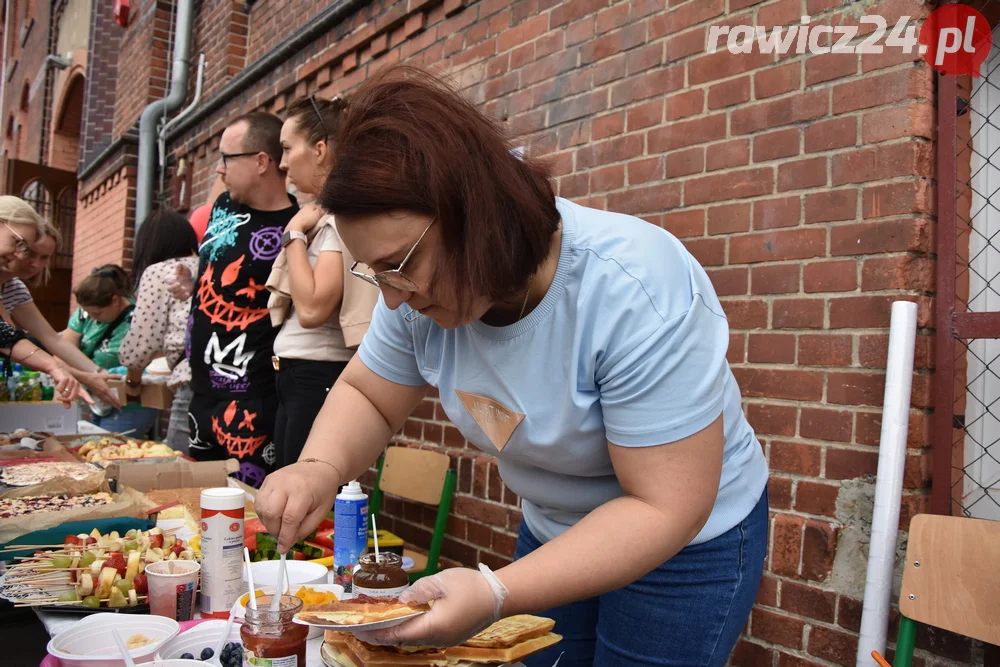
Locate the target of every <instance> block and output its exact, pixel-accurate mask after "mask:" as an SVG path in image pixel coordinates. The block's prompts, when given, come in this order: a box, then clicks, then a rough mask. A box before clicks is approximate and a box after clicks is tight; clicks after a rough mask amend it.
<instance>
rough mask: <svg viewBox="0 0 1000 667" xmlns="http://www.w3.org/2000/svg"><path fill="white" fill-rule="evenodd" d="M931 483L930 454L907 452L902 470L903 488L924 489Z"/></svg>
mask: <svg viewBox="0 0 1000 667" xmlns="http://www.w3.org/2000/svg"><path fill="white" fill-rule="evenodd" d="M930 484H931V455H930V454H920V455H913V454H908V455H907V456H906V465H905V468H904V470H903V488H904V489H926V488H930Z"/></svg>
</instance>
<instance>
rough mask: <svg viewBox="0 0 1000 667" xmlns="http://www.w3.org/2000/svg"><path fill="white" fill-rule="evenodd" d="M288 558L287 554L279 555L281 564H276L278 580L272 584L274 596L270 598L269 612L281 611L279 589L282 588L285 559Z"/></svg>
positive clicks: (280, 593)
mask: <svg viewBox="0 0 1000 667" xmlns="http://www.w3.org/2000/svg"><path fill="white" fill-rule="evenodd" d="M287 557H288V552H287V551H286V552H285V553H283V554H281V562H280V563H278V580H277V581H276V582H275V583H274V595H272V596H271V607H270V610H271V611H278V610H279V609H281V596H282V592H281V589H282V588H283V587H284V583H285V558H287Z"/></svg>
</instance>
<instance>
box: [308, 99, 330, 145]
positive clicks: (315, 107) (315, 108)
mask: <svg viewBox="0 0 1000 667" xmlns="http://www.w3.org/2000/svg"><path fill="white" fill-rule="evenodd" d="M309 101H310V102H312V107H313V111H315V112H316V117H317V118H319V124H320V125H321V126H322V127H323V140H324V141H328V140H329V139H330V131H329V130H328V129H326V123H325V122H324V121H323V114H322V113H320V110H319V105H318V104H316V96H315V95H310V96H309Z"/></svg>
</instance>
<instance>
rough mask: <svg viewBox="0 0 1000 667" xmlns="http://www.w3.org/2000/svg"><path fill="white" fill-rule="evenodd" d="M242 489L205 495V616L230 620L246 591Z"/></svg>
mask: <svg viewBox="0 0 1000 667" xmlns="http://www.w3.org/2000/svg"><path fill="white" fill-rule="evenodd" d="M245 502H246V497H245V494H244V493H243V490H242V489H231V488H228V487H221V488H217V489H205V490H204V491H202V492H201V615H202V617H204V618H227V617H228V616H229V610H230V609H232V607H233V603H234V602H236V598H238V597H239V596H240V594H241V593H242V592H243V590H244V588H243V582H242V580H241V578H240V572H241V571H242V563H243V515H244V512H245V510H244V507H245Z"/></svg>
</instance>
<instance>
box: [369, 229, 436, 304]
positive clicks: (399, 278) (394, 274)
mask: <svg viewBox="0 0 1000 667" xmlns="http://www.w3.org/2000/svg"><path fill="white" fill-rule="evenodd" d="M435 220H437V218H433V219H432V220H431V221H430V223H428V225H427V226H426V227H425V228H424V231H423V232H422V233H421V234H420V237H419V238H418V239H417V241H416V243H414V244H413V246H412V247H411V248H410V251H409V252H408V253H406V257H404V258H403V261H402V262H400V263H399V266H397V267H396V268H395V269H392V270H389V271H379V272H378V273H365V272H364V271H359V270H358V264H360V263H361V262H354V264H353V265H352V266H351V275H352V276H355V277H357V278H361V279H362V280H364V281H365V282H366V283H369V284H371V285H374V286H375V287H381V286H382V285H388V286H389V287H392V288H393V289H398V290H401V291H403V292H415V291H416V290H417V285H416V283H414V282H413V281H412V280H410V279H409V278H407V277H406V276H405V275H403V267H405V266H406V263H407V262H408V261H410V257H412V256H413V251H414V250H416V249H417V246H418V245H420V242H421V241H423V240H424V235H426V234H427V230H428V229H430V228H431V225H433V224H434V221H435Z"/></svg>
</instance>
